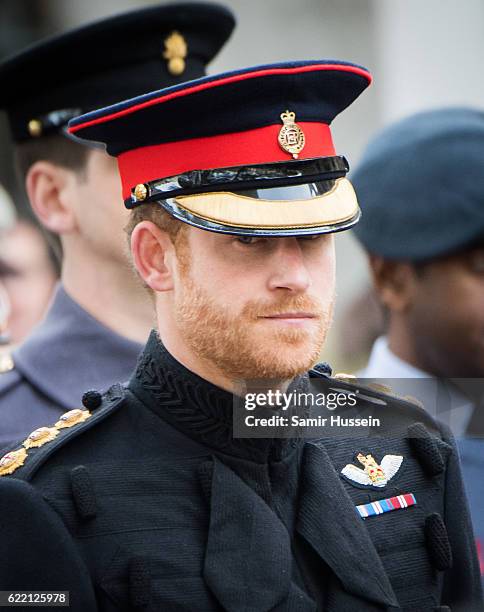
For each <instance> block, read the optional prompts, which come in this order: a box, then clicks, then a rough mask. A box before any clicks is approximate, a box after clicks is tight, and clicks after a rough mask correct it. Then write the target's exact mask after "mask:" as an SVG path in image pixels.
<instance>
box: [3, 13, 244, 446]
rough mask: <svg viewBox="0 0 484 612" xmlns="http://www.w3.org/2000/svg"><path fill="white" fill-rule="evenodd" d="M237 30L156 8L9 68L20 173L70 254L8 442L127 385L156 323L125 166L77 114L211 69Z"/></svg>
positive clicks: (13, 371)
mask: <svg viewBox="0 0 484 612" xmlns="http://www.w3.org/2000/svg"><path fill="white" fill-rule="evenodd" d="M233 26H234V18H233V16H232V14H231V13H230V11H228V10H227V9H225V8H223V7H221V6H219V5H215V4H204V3H197V4H183V3H182V4H164V5H162V6H152V7H149V8H144V9H141V10H137V11H133V12H130V13H126V14H121V15H117V16H115V17H112V18H109V19H105V20H103V21H100V22H96V23H91V24H89V25H86V26H83V27H81V28H80V29H77V30H74V31H70V32H67V33H65V34H62V35H60V36H57V37H55V38H51V39H49V40H46V41H43V42H41V43H39V44H36V45H35V46H33V47H30V48H29V49H27V50H25V51H23V52H21V53H20V54H19V55H16V56H15V57H12V58H11V59H9V60H7V61H5V62H4V63H3V64H2V65H1V66H0V86H1V91H2V93H1V94H0V106H1V107H3V108H4V109H5V110H6V112H7V115H8V119H9V123H10V127H11V131H12V136H13V139H14V141H15V153H16V158H17V159H16V161H17V166H18V170H19V174H20V176H21V178H22V179H23V180H24V181H25V186H26V189H27V193H28V196H29V199H30V202H31V204H32V208H33V210H34V212H35V214H36V215H37V217H38V218H39V220H40V222H41V224H42V225H43V226H44V227H45V228H46V229H47V230H49V231H50V232H52V233H53V234H55V235H57V236H59V237H60V241H61V243H62V250H63V264H62V283H61V284H60V285H59V287H58V289H57V292H56V294H55V298H54V300H53V303H52V304H51V307H50V310H49V311H48V313H47V317H46V318H45V320H44V322H43V323H42V324H41V325H40V326H39V327H37V329H36V330H35V331H34V332H33V333H32V335H31V336H30V337H29V338H28V339H27V341H26V342H25V343H23V344H22V345H21V346H20V347H18V348H17V349H16V350H15V351H14V352H13V356H12V357H13V359H6V358H4V359H3V361H2V365H3V371H4V374H3V375H2V377H1V378H0V447H1V446H5V445H6V443H7V442H11V441H12V440H15V439H17V438H18V437H19V436H23V435H24V434H26V433H28V432H29V431H31V430H32V428H35V427H36V426H38V425H40V424H42V423H44V422H45V421H46V420H47V421H50V420H52V419H56V418H58V416H59V415H60V414H61V413H62V412H64V411H65V410H68V409H70V408H75V407H76V406H78V405H79V402H80V398H81V396H82V392H83V391H85V390H86V388H90V387H95V388H103V389H104V388H107V386H108V385H110V384H112V382H113V381H115V380H126V379H127V378H128V376H129V373H130V372H131V370H132V368H133V367H134V364H135V363H136V358H137V356H138V354H139V352H140V351H141V349H142V346H143V344H144V342H145V341H146V339H147V337H148V334H149V330H150V328H151V327H152V324H153V316H152V306H151V302H150V300H149V297H148V296H147V294H146V292H145V291H144V289H143V287H141V285H140V284H139V282H137V280H136V279H135V277H134V275H133V274H132V271H131V267H130V265H129V263H128V260H127V257H126V253H125V250H126V246H125V245H126V239H125V234H124V231H123V227H124V225H125V223H126V220H127V215H126V211H124V213H123V211H122V210H121V209H120V207H119V201H120V200H121V190H120V185H119V177H118V173H117V169H116V162H115V160H113V159H112V158H110V157H109V156H107V155H106V154H105V153H104V152H103V151H101V150H93V149H90V148H88V147H86V146H84V145H81V144H78V143H74V142H72V141H70V140H69V139H68V138H66V136H65V134H64V133H63V130H64V128H65V127H66V125H67V121H68V120H69V119H70V118H72V117H73V116H76V115H79V114H80V113H81V112H86V111H88V110H91V109H93V108H98V107H100V106H103V105H106V104H111V103H114V102H116V101H119V100H123V99H125V98H129V97H133V96H135V95H139V94H142V93H145V92H147V91H150V90H152V89H154V88H159V87H160V86H168V85H173V84H177V83H181V82H184V81H187V80H190V79H193V78H197V77H200V76H202V75H203V74H205V66H206V64H207V63H208V62H209V61H210V60H211V59H212V58H213V57H214V56H215V55H216V54H217V52H218V51H219V49H220V48H221V46H222V45H223V44H224V43H225V41H226V40H227V38H228V37H229V35H230V33H231V31H232V29H233ZM6 371H7V372H6Z"/></svg>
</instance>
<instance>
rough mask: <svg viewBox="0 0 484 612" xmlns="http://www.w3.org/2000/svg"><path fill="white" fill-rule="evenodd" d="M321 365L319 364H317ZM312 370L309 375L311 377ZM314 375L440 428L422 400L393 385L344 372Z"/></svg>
mask: <svg viewBox="0 0 484 612" xmlns="http://www.w3.org/2000/svg"><path fill="white" fill-rule="evenodd" d="M317 365H319V364H317ZM311 372H312V371H310V372H309V375H310V377H311ZM312 377H319V378H324V379H325V385H326V386H328V388H330V389H331V390H333V391H340V392H343V393H352V394H355V395H356V396H357V397H358V398H359V399H360V400H363V401H365V402H369V403H371V404H374V405H378V406H381V407H382V408H383V407H385V406H387V407H388V406H390V407H391V408H392V409H393V410H394V411H399V410H401V411H404V412H405V415H406V416H407V418H409V419H413V420H415V422H422V423H425V424H426V425H427V426H430V427H431V428H432V429H438V426H437V425H436V422H435V420H434V419H433V417H432V416H431V415H430V414H429V413H428V412H427V411H426V410H425V407H424V405H423V403H422V402H420V401H419V400H418V399H416V398H414V397H411V396H409V395H405V396H400V395H397V394H396V393H394V392H393V390H392V389H391V387H389V386H387V385H383V384H380V383H373V382H370V383H366V382H364V381H361V380H359V379H358V378H357V377H356V376H354V375H353V374H346V373H344V372H341V373H337V374H333V375H332V376H331V375H329V374H324V373H321V372H319V371H316V372H315V373H314V374H313V376H312Z"/></svg>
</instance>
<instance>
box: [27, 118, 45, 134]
mask: <svg viewBox="0 0 484 612" xmlns="http://www.w3.org/2000/svg"><path fill="white" fill-rule="evenodd" d="M27 128H28V130H29V134H30V135H31V136H33V137H34V138H38V137H39V136H41V135H42V122H41V121H39V120H38V119H31V120H30V121H29V122H28V124H27Z"/></svg>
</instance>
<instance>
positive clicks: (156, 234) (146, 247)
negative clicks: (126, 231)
mask: <svg viewBox="0 0 484 612" xmlns="http://www.w3.org/2000/svg"><path fill="white" fill-rule="evenodd" d="M131 254H132V256H133V261H134V265H135V267H136V269H137V271H138V274H139V275H140V276H141V278H142V279H143V281H144V282H145V283H146V284H147V285H148V287H150V288H151V289H153V291H170V290H171V289H173V286H174V284H173V273H174V269H175V260H176V254H175V247H174V246H173V242H172V240H171V238H170V236H169V235H168V234H167V233H166V232H165V231H163V230H162V229H160V228H159V227H158V226H157V225H155V224H154V223H152V222H151V221H142V222H141V223H138V225H136V227H135V228H134V230H133V233H132V234H131Z"/></svg>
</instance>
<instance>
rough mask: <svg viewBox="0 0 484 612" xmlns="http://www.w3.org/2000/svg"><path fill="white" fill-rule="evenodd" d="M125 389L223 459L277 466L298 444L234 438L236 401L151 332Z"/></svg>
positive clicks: (304, 380) (300, 385) (298, 385)
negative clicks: (200, 374) (225, 455)
mask: <svg viewBox="0 0 484 612" xmlns="http://www.w3.org/2000/svg"><path fill="white" fill-rule="evenodd" d="M128 387H129V389H130V390H131V391H132V392H133V393H134V395H135V396H136V397H137V398H138V399H139V400H140V401H141V402H142V403H143V404H144V405H145V406H146V407H148V408H149V409H151V410H152V411H154V412H155V413H156V414H157V415H158V416H160V418H162V419H163V420H165V421H167V422H168V423H169V424H170V425H172V426H173V427H175V428H176V429H178V430H179V431H181V432H182V433H184V434H186V435H187V436H189V437H190V438H192V439H194V440H196V441H197V442H200V443H201V444H203V445H205V446H208V447H210V448H211V449H213V450H215V451H218V452H221V453H224V454H227V455H232V456H235V457H239V458H243V459H247V460H251V461H255V462H257V463H264V462H267V461H280V460H282V459H283V458H284V457H285V456H287V455H288V454H290V453H291V452H292V451H293V450H294V449H295V448H297V447H298V446H299V445H300V443H301V439H300V438H298V437H291V438H287V437H285V438H279V437H272V438H245V437H244V438H241V437H235V436H234V431H233V413H234V405H235V403H237V404H238V405H239V406H240V398H238V397H237V396H234V395H233V394H232V393H230V392H228V391H225V390H224V389H221V388H220V387H217V386H216V385H214V384H212V383H210V382H209V381H207V380H205V379H203V378H201V377H200V376H198V375H197V374H195V373H194V372H192V371H190V370H188V369H187V368H186V367H185V366H184V365H183V364H181V363H180V362H179V361H177V360H176V359H175V358H174V357H173V356H172V355H171V354H170V353H169V352H168V350H167V349H166V348H165V346H164V345H163V343H162V342H161V341H160V339H159V337H158V335H157V333H156V332H155V331H153V332H152V333H151V336H150V338H149V340H148V343H147V344H146V347H145V349H144V351H143V353H142V354H141V355H140V358H139V360H138V365H137V367H136V370H135V371H134V373H133V375H132V377H131V379H130V381H129V384H128ZM307 388H308V377H307V375H304V376H300V377H298V378H296V379H295V380H294V381H293V382H292V384H291V387H290V389H291V390H292V389H298V390H301V391H304V390H306V389H307ZM234 400H235V401H234Z"/></svg>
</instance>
